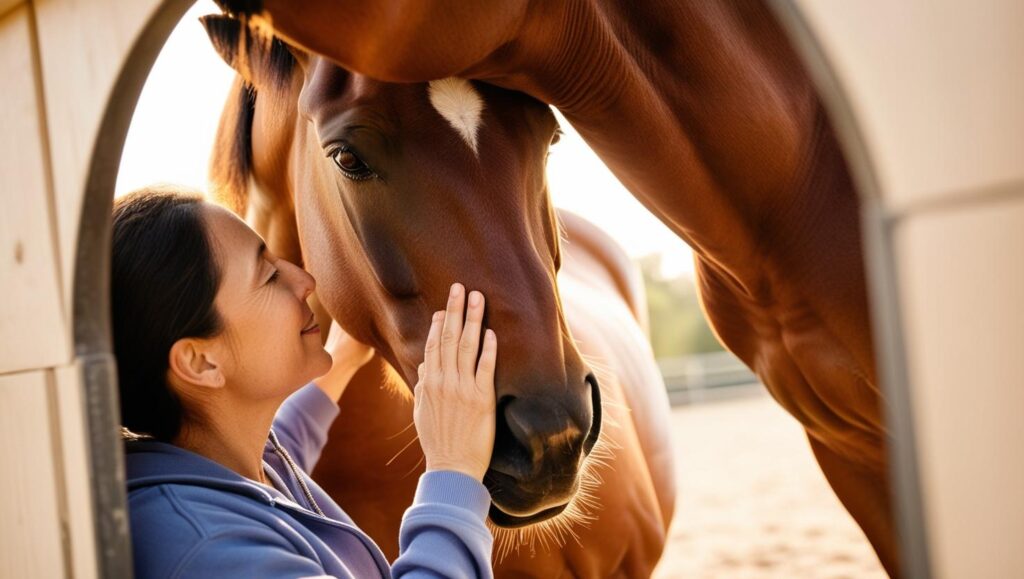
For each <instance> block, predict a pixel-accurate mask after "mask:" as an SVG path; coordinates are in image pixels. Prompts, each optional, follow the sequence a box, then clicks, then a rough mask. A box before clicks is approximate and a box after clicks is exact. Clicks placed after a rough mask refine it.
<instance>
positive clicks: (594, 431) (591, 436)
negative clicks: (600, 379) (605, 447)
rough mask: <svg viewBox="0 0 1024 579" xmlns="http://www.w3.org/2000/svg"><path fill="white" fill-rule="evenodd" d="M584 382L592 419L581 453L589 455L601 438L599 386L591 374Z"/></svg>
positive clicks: (595, 377)
mask: <svg viewBox="0 0 1024 579" xmlns="http://www.w3.org/2000/svg"><path fill="white" fill-rule="evenodd" d="M586 381H587V384H589V385H590V407H591V409H592V411H593V419H592V420H591V421H590V432H588V433H587V439H586V440H585V441H584V442H583V452H584V453H585V454H590V451H591V450H593V449H594V445H595V444H597V439H598V437H600V436H601V418H602V413H601V385H600V384H598V383H597V376H594V373H593V372H591V373H590V374H587V379H586Z"/></svg>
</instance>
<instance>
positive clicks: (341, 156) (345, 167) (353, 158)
mask: <svg viewBox="0 0 1024 579" xmlns="http://www.w3.org/2000/svg"><path fill="white" fill-rule="evenodd" d="M330 157H331V159H333V160H334V164H335V165H337V166H338V168H339V169H341V172H342V173H343V174H344V175H345V176H346V177H348V178H349V179H352V180H353V181H364V180H366V179H372V178H374V177H376V176H377V174H376V173H374V172H373V170H372V169H370V168H369V167H367V166H366V163H364V162H363V160H362V159H360V158H359V156H358V155H356V154H355V153H354V152H353V151H352V150H350V149H348V148H347V147H340V148H338V149H335V150H334V151H332V152H331V153H330Z"/></svg>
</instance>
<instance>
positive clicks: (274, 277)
mask: <svg viewBox="0 0 1024 579" xmlns="http://www.w3.org/2000/svg"><path fill="white" fill-rule="evenodd" d="M280 275H281V270H279V269H275V270H274V273H272V274H270V277H269V278H267V283H268V284H270V283H274V282H275V281H277V278H278V277H279V276H280Z"/></svg>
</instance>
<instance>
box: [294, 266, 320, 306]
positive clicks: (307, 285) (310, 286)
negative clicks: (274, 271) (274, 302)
mask: <svg viewBox="0 0 1024 579" xmlns="http://www.w3.org/2000/svg"><path fill="white" fill-rule="evenodd" d="M288 269H290V270H292V271H291V273H292V275H291V276H290V277H292V279H293V280H294V281H292V286H293V287H294V288H295V293H296V294H297V295H298V296H299V298H300V299H303V300H305V299H306V298H308V297H309V296H311V295H313V291H315V290H316V279H314V278H313V276H312V275H310V274H309V272H308V271H306V270H304V269H302V268H301V267H299V266H297V265H295V264H294V263H292V262H288Z"/></svg>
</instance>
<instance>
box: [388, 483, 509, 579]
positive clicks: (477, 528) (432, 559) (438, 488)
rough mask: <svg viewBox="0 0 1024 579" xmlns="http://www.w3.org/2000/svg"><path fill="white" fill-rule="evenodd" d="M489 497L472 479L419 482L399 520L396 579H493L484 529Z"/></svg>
mask: <svg viewBox="0 0 1024 579" xmlns="http://www.w3.org/2000/svg"><path fill="white" fill-rule="evenodd" d="M490 504H491V496H490V494H489V493H488V492H487V488H486V487H485V486H484V485H483V484H481V483H480V482H479V481H477V480H476V479H474V478H472V477H470V476H468V475H465V474H462V473H459V472H454V471H431V472H427V473H425V474H424V475H423V476H422V477H420V482H419V485H418V486H417V488H416V498H415V500H414V501H413V504H412V506H411V507H409V509H408V510H407V511H406V512H405V516H404V517H403V518H402V528H401V531H400V533H399V538H398V547H399V556H398V558H397V559H395V562H394V565H392V567H391V572H392V575H393V576H394V577H396V578H398V577H403V578H405V579H412V578H416V577H452V578H463V577H465V578H471V577H484V578H488V579H489V578H491V577H493V576H494V573H493V570H492V569H491V550H492V548H493V544H494V538H493V537H492V536H491V532H490V531H489V530H487V527H486V525H484V520H486V518H487V510H488V508H489V507H490Z"/></svg>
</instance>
